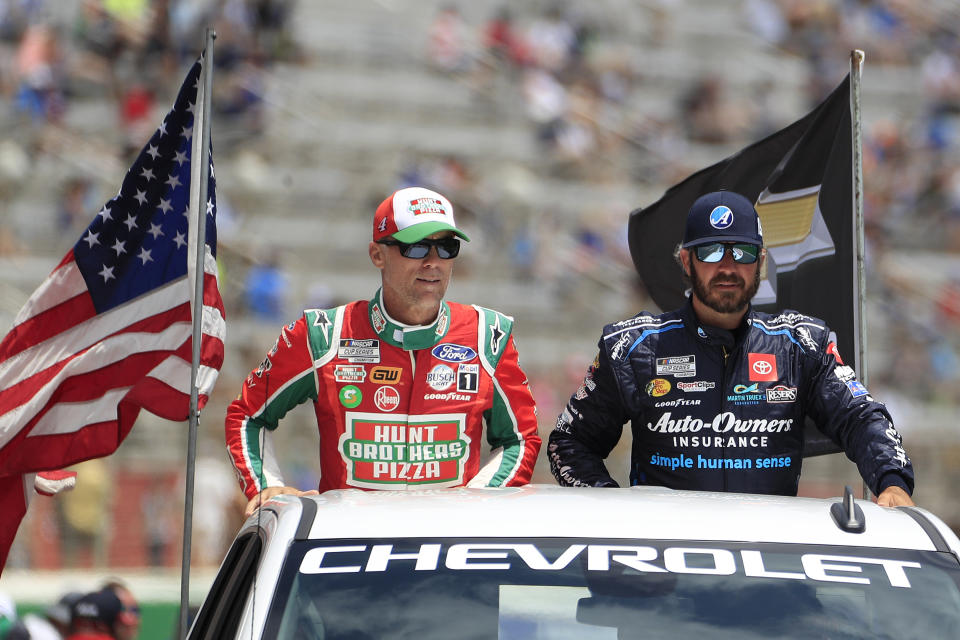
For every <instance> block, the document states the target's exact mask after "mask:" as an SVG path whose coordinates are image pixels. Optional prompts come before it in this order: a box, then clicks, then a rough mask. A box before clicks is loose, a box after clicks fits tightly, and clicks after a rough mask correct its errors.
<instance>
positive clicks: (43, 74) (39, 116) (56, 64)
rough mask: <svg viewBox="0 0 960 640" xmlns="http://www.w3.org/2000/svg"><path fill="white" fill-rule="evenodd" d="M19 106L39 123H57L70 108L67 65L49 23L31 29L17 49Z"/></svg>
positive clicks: (27, 30) (37, 24)
mask: <svg viewBox="0 0 960 640" xmlns="http://www.w3.org/2000/svg"><path fill="white" fill-rule="evenodd" d="M16 64H17V66H16V71H17V78H18V87H17V97H16V105H17V108H18V109H20V110H21V111H23V112H25V113H27V114H28V115H30V116H31V118H32V119H33V120H34V121H37V122H57V121H59V120H60V118H61V117H62V116H63V113H64V110H65V108H66V105H65V100H64V93H63V84H64V80H63V69H62V64H63V61H62V59H61V51H60V46H59V44H58V42H57V36H56V33H55V32H54V30H53V28H52V27H51V26H50V25H47V24H45V23H35V24H30V25H28V26H27V28H26V30H25V31H24V33H23V37H22V38H21V40H20V46H19V47H18V49H17V63H16Z"/></svg>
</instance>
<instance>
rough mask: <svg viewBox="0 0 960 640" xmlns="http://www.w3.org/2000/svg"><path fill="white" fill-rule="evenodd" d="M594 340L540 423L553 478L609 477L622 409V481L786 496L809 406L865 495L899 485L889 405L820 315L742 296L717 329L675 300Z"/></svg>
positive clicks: (900, 453)
mask: <svg viewBox="0 0 960 640" xmlns="http://www.w3.org/2000/svg"><path fill="white" fill-rule="evenodd" d="M599 347H600V352H599V355H598V356H597V359H596V360H595V361H594V363H593V364H592V365H591V367H590V368H589V370H588V371H587V375H586V377H585V379H584V381H583V384H582V385H581V386H580V388H579V389H578V390H577V391H576V393H574V394H573V396H572V397H571V398H570V401H569V403H568V404H567V406H566V408H565V409H564V411H563V413H562V414H561V415H560V417H559V419H558V420H557V426H556V428H555V429H554V430H553V432H552V433H551V434H550V441H549V447H548V455H549V459H550V469H551V470H552V471H553V475H554V476H555V477H556V478H557V481H558V482H559V483H560V484H561V485H587V486H599V487H607V486H617V483H616V482H615V481H614V480H613V478H611V477H610V474H609V473H608V472H607V469H606V467H605V466H604V464H603V460H604V458H606V457H607V455H609V453H610V451H611V450H612V449H613V447H614V446H615V445H616V444H617V441H618V440H619V439H620V435H621V432H622V430H623V425H624V423H626V422H627V421H628V420H629V421H630V422H631V428H632V431H633V446H632V454H631V467H630V483H631V484H634V485H637V484H642V485H662V486H667V487H672V488H675V489H700V490H708V491H738V492H745V493H767V494H781V495H796V493H797V485H798V483H799V481H800V466H801V462H802V457H803V445H804V442H803V427H804V418H805V416H809V417H810V418H812V419H813V421H814V422H815V423H816V425H817V426H818V427H819V429H820V430H821V431H823V433H825V434H826V435H827V436H829V437H830V438H831V439H832V440H833V441H834V442H836V443H837V445H838V446H840V447H841V448H842V449H843V450H844V451H845V452H846V454H847V457H848V458H850V459H851V460H853V461H854V462H855V463H856V464H857V467H858V468H859V470H860V474H861V476H862V477H863V479H864V481H865V482H866V484H867V486H868V487H869V488H870V489H871V491H873V492H874V493H875V494H879V493H880V492H881V491H882V490H883V489H885V488H887V487H889V486H891V485H896V486H899V487H901V488H903V489H905V490H906V491H907V492H908V493H912V491H913V465H912V464H911V462H910V459H909V458H908V457H907V454H906V452H905V451H904V449H903V447H902V446H901V438H900V434H899V433H898V432H897V430H896V428H895V427H894V426H893V423H892V422H891V418H890V414H889V413H887V409H886V407H884V405H883V404H881V403H880V402H877V401H875V400H874V399H873V398H872V397H871V396H870V395H869V393H868V392H867V390H866V388H865V387H864V386H863V385H862V384H861V383H860V382H859V381H858V380H857V379H856V376H855V373H854V371H853V369H851V368H850V367H848V366H846V365H844V364H843V363H842V362H841V361H840V357H839V354H837V350H836V345H835V344H834V343H833V342H831V340H830V331H829V329H828V328H827V327H826V326H825V325H824V323H823V322H822V321H821V320H818V319H816V318H811V317H809V316H805V315H802V314H799V313H794V312H790V311H786V312H784V313H782V314H779V315H770V314H767V313H761V312H758V311H755V310H753V309H750V311H749V312H748V313H747V315H746V317H745V321H744V323H743V324H742V325H741V326H740V327H739V328H738V329H737V330H735V331H732V332H731V331H724V330H722V329H716V328H712V327H706V326H701V325H700V324H699V323H698V321H697V319H696V316H695V315H694V312H693V307H692V305H691V303H690V301H689V300H688V301H687V304H686V305H685V306H684V307H682V308H680V309H678V310H676V311H673V312H670V313H664V314H662V315H650V314H647V313H640V314H639V315H637V316H635V317H633V318H631V319H629V320H624V321H621V322H617V323H615V324H611V325H607V326H606V327H604V330H603V336H602V337H601V339H600V342H599Z"/></svg>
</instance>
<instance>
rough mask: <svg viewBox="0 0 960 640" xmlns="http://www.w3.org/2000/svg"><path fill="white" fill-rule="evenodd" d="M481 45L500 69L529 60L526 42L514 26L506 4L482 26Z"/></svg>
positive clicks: (523, 63)
mask: <svg viewBox="0 0 960 640" xmlns="http://www.w3.org/2000/svg"><path fill="white" fill-rule="evenodd" d="M483 46H484V49H485V50H486V52H487V55H489V56H490V59H491V60H492V62H493V63H494V64H495V65H496V66H498V67H500V68H502V69H507V70H513V69H515V68H519V67H522V66H524V65H526V64H527V62H528V61H529V51H528V50H527V44H526V42H525V41H524V38H523V35H522V34H521V33H520V31H519V30H518V29H517V28H516V26H515V24H514V20H513V14H512V13H511V11H510V7H508V6H503V7H501V8H499V9H497V12H496V14H495V15H494V16H493V17H492V18H491V19H490V20H489V21H488V22H487V24H486V25H485V26H484V28H483Z"/></svg>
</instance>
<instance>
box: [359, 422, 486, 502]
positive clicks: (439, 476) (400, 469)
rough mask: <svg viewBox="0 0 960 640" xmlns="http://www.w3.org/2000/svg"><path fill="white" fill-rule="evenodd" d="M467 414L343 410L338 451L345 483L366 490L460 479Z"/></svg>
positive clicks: (445, 484)
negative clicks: (343, 470) (401, 413)
mask: <svg viewBox="0 0 960 640" xmlns="http://www.w3.org/2000/svg"><path fill="white" fill-rule="evenodd" d="M465 418H466V415H465V414H462V413H450V414H431V415H411V416H406V415H383V414H376V413H356V412H352V411H351V412H347V414H346V430H345V431H344V433H343V435H342V436H340V456H341V457H342V458H343V462H344V465H345V466H346V470H347V484H348V485H350V486H352V487H362V488H366V489H405V488H407V486H410V485H429V486H431V487H449V486H457V485H460V484H463V470H464V465H465V463H466V460H467V453H468V451H469V448H470V438H469V436H467V434H466V433H465V432H464V424H465Z"/></svg>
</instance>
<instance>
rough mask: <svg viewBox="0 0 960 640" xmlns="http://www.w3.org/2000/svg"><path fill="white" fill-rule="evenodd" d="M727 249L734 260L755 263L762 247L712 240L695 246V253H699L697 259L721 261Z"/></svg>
mask: <svg viewBox="0 0 960 640" xmlns="http://www.w3.org/2000/svg"><path fill="white" fill-rule="evenodd" d="M727 251H729V252H730V256H731V257H733V261H734V262H738V263H740V264H753V263H754V262H756V261H757V258H758V257H759V256H760V247H759V246H757V245H755V244H746V243H737V244H724V243H722V242H712V243H710V244H702V245H700V246H698V247H694V253H696V254H697V260H699V261H700V262H709V263H716V262H720V261H721V260H723V256H724V254H726V253H727Z"/></svg>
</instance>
